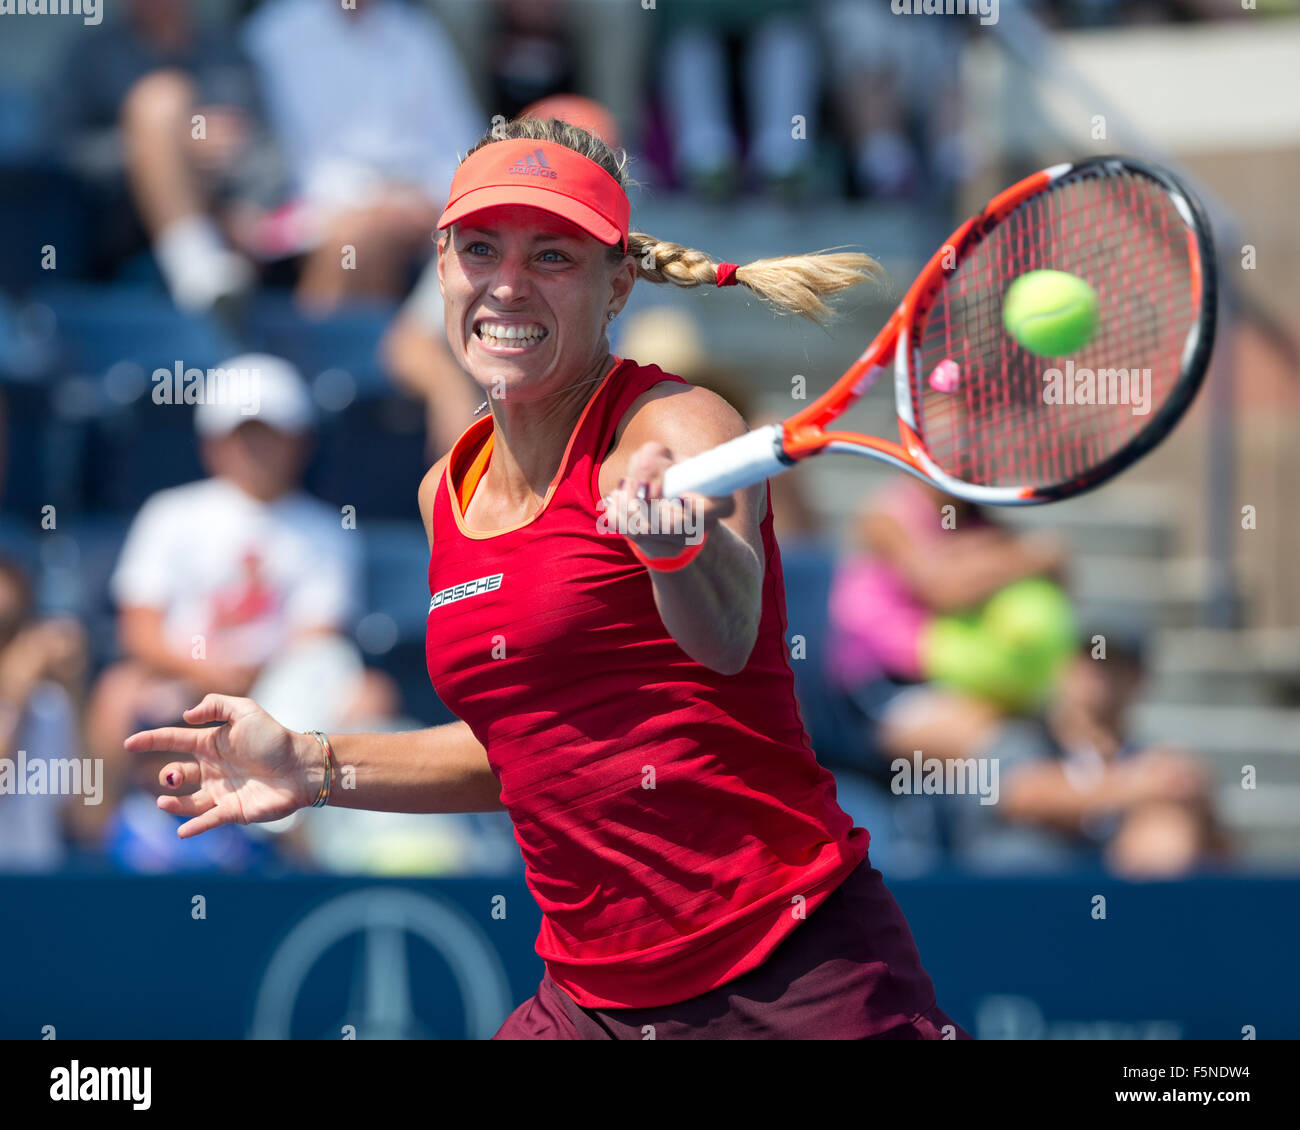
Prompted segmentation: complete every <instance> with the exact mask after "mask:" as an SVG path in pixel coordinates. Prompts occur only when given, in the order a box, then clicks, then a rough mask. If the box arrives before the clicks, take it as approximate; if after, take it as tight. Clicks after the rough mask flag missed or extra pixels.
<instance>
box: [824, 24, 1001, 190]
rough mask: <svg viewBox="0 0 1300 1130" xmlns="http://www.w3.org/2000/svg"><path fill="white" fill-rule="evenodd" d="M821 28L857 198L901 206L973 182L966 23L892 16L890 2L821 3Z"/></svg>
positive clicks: (973, 158)
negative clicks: (963, 65)
mask: <svg viewBox="0 0 1300 1130" xmlns="http://www.w3.org/2000/svg"><path fill="white" fill-rule="evenodd" d="M973 7H974V5H972V8H973ZM821 18H822V30H823V34H824V36H825V42H826V55H827V64H828V67H827V70H828V77H829V82H830V86H831V96H832V102H833V105H834V107H835V111H836V114H837V116H838V119H839V124H840V129H841V130H843V131H844V133H845V135H846V140H847V143H848V147H849V158H850V169H851V177H852V181H853V186H854V188H855V190H856V191H857V192H859V193H861V194H863V195H867V196H872V197H878V198H884V199H894V198H901V197H905V196H908V195H909V194H911V193H913V192H914V191H916V190H917V189H919V188H921V187H923V186H925V185H930V186H932V187H934V188H936V189H939V190H942V189H944V188H946V187H951V186H952V185H954V184H957V183H960V182H961V181H963V180H965V179H966V178H968V177H969V176H971V175H972V174H973V173H974V172H975V171H976V169H977V167H978V166H977V153H976V151H975V149H974V144H973V142H972V140H971V138H970V137H969V136H968V134H967V133H966V132H965V131H964V129H963V128H962V119H961V114H962V111H963V108H964V106H965V100H964V99H963V98H962V96H961V86H960V77H961V75H960V67H959V65H958V64H959V55H958V52H959V47H960V41H961V36H962V34H963V31H964V26H963V24H962V22H961V21H960V20H955V19H928V18H927V19H920V18H915V17H912V16H895V15H894V14H893V13H892V12H891V10H890V4H889V3H888V0H824V3H823V5H822V12H821ZM970 19H971V20H976V19H978V16H975V15H972V16H970Z"/></svg>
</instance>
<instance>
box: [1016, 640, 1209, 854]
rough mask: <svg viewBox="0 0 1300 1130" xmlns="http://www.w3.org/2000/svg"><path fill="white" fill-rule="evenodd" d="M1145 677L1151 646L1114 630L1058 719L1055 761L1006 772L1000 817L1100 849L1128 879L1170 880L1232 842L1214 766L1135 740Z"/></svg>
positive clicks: (1070, 680)
mask: <svg viewBox="0 0 1300 1130" xmlns="http://www.w3.org/2000/svg"><path fill="white" fill-rule="evenodd" d="M1143 674H1144V666H1143V659H1142V652H1141V649H1140V648H1139V647H1138V646H1137V645H1136V644H1135V643H1130V642H1127V641H1125V640H1124V638H1123V636H1122V634H1120V633H1117V632H1110V633H1106V655H1105V657H1104V658H1094V657H1093V655H1092V651H1091V645H1089V646H1088V647H1087V648H1083V649H1081V650H1080V651H1079V652H1078V653H1077V654H1076V655H1075V656H1074V657H1073V659H1072V660H1071V662H1070V665H1069V666H1068V667H1067V669H1066V672H1065V675H1064V677H1063V679H1062V680H1061V685H1060V688H1059V690H1058V693H1057V695H1056V697H1055V699H1054V700H1053V702H1052V705H1051V708H1050V710H1049V712H1048V719H1047V723H1048V724H1047V732H1048V751H1047V753H1048V756H1040V757H1038V758H1035V759H1028V760H1025V761H1023V762H1022V763H1021V764H1019V765H1016V766H1013V767H1012V768H1011V770H1010V771H1009V772H1005V776H1004V778H1003V793H1002V804H1001V809H1000V811H1001V816H1002V818H1003V819H1004V820H1006V821H1008V822H1011V823H1019V824H1024V825H1029V826H1032V827H1037V828H1041V829H1046V830H1050V831H1052V832H1055V833H1057V834H1059V835H1062V836H1064V837H1067V838H1069V839H1071V840H1074V841H1076V842H1078V841H1082V842H1084V843H1088V844H1093V845H1097V847H1098V848H1099V849H1100V850H1101V852H1102V854H1103V857H1104V860H1105V863H1106V866H1107V867H1108V868H1109V869H1110V870H1112V871H1114V872H1115V873H1117V874H1119V875H1123V876H1126V877H1129V878H1157V877H1159V878H1168V877H1172V876H1176V875H1181V874H1185V873H1186V872H1187V871H1189V870H1191V869H1192V868H1193V867H1194V866H1196V865H1198V864H1201V863H1204V862H1206V861H1207V860H1209V859H1211V858H1213V857H1216V856H1221V855H1223V854H1225V853H1226V852H1227V850H1228V848H1229V844H1228V841H1227V838H1226V836H1225V835H1224V834H1223V832H1222V829H1221V828H1220V827H1219V824H1218V822H1217V820H1216V818H1215V815H1214V807H1213V792H1212V782H1211V779H1210V776H1209V774H1208V773H1207V771H1206V770H1205V768H1204V766H1203V765H1202V764H1201V763H1200V762H1198V761H1197V760H1196V759H1195V758H1194V757H1193V756H1192V755H1191V754H1189V753H1188V752H1186V751H1184V750H1180V749H1174V748H1170V747H1168V746H1165V745H1159V744H1157V745H1149V746H1143V745H1141V744H1139V743H1137V742H1135V741H1134V739H1133V737H1132V733H1131V724H1130V719H1129V715H1130V713H1131V710H1132V707H1133V704H1134V703H1135V702H1136V701H1137V700H1138V698H1139V696H1140V695H1141V692H1142V680H1143ZM994 752H995V754H996V753H997V752H998V751H997V750H996V748H995V750H994Z"/></svg>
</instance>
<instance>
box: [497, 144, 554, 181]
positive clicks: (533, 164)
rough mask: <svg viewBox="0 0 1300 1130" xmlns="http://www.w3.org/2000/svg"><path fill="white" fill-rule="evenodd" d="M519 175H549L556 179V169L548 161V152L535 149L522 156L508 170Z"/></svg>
mask: <svg viewBox="0 0 1300 1130" xmlns="http://www.w3.org/2000/svg"><path fill="white" fill-rule="evenodd" d="M506 172H507V173H511V174H513V175H514V176H518V177H549V178H550V179H551V180H555V179H556V176H555V170H554V169H553V168H551V166H550V165H549V164H548V163H547V161H546V154H545V153H543V152H542V151H541V150H540V149H534V150H533V151H532V152H531V153H529V154H528V156H527V157H520V158H519V160H518V161H516V162H515V163H514V164H513V165H511V166H510V167H509V168H508V169H507V170H506Z"/></svg>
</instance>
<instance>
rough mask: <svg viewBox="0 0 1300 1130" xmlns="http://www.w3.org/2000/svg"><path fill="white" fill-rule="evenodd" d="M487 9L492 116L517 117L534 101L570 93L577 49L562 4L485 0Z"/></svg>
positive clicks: (536, 0)
mask: <svg viewBox="0 0 1300 1130" xmlns="http://www.w3.org/2000/svg"><path fill="white" fill-rule="evenodd" d="M490 6H491V8H492V13H491V17H490V18H491V26H492V29H493V31H492V37H493V43H492V52H491V54H490V55H489V57H488V69H489V76H488V80H489V83H490V86H491V92H492V93H491V108H492V113H493V115H494V116H495V115H497V114H501V115H504V116H505V117H506V118H507V119H510V118H514V117H523V116H524V114H522V113H521V111H522V110H523V109H524V108H525V107H526V106H528V105H529V104H530V103H533V102H536V101H537V100H538V99H539V98H544V97H546V96H548V95H551V94H555V93H557V92H559V91H563V90H572V89H573V88H574V84H575V82H576V80H577V77H578V76H577V47H576V44H575V43H574V40H573V36H572V34H571V30H570V27H569V22H568V21H567V20H566V19H565V5H564V3H563V0H490ZM533 116H534V117H541V116H543V115H540V114H534V115H533ZM564 120H565V121H568V120H569V119H567V118H565V119H564Z"/></svg>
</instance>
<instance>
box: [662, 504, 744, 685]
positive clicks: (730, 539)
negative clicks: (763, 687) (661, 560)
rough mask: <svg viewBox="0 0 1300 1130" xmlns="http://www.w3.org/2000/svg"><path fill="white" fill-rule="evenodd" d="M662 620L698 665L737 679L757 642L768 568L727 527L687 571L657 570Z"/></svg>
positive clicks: (715, 532) (719, 528)
mask: <svg viewBox="0 0 1300 1130" xmlns="http://www.w3.org/2000/svg"><path fill="white" fill-rule="evenodd" d="M650 576H651V578H652V579H653V581H654V591H655V604H656V606H657V607H658V609H659V616H660V618H661V619H662V620H663V622H664V627H665V628H667V629H668V631H669V633H670V634H671V635H672V637H673V639H675V640H676V641H677V643H678V646H680V647H681V649H682V650H683V651H684V652H686V654H687V655H689V656H690V657H691V658H692V659H694V660H695V661H696V662H697V663H702V664H704V666H706V667H709V668H711V669H713V670H715V671H720V672H722V673H723V674H724V675H734V674H736V673H737V672H738V671H740V670H742V669H743V668H744V666H745V664H746V663H747V662H748V661H749V655H750V652H752V651H753V650H754V642H755V640H756V639H757V638H758V622H759V616H760V613H761V602H762V587H763V563H762V562H761V561H759V560H758V557H757V556H756V555H755V553H754V551H753V549H751V548H750V546H749V545H748V544H747V543H746V542H745V540H744V539H743V538H742V537H740V536H739V535H738V534H736V533H735V532H734V531H732V530H731V529H730V528H729V527H727V526H725V525H719V526H717V527H715V528H714V530H713V532H712V533H710V534H709V538H708V541H707V542H705V545H704V548H703V549H702V550H701V551H700V554H699V556H698V557H696V558H695V560H694V561H692V562H691V563H690V564H689V565H688V566H687V567H686V568H684V569H680V570H678V571H676V572H671V573H666V572H659V571H654V570H652V571H651V573H650Z"/></svg>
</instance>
